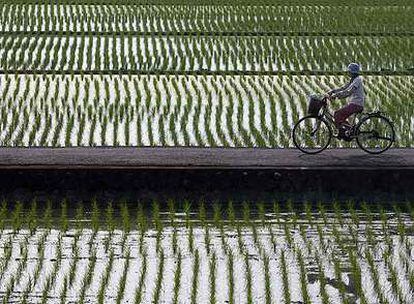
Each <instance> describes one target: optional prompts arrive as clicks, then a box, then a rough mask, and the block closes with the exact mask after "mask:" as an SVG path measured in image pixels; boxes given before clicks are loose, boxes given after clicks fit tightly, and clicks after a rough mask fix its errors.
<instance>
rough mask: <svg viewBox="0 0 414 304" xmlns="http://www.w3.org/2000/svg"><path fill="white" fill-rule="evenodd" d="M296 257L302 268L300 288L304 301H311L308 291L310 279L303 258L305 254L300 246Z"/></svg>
mask: <svg viewBox="0 0 414 304" xmlns="http://www.w3.org/2000/svg"><path fill="white" fill-rule="evenodd" d="M296 258H297V261H298V263H299V268H300V288H301V292H302V299H303V302H304V303H311V299H310V297H309V292H308V280H307V274H306V268H305V262H304V260H303V255H302V251H301V250H300V248H297V251H296Z"/></svg>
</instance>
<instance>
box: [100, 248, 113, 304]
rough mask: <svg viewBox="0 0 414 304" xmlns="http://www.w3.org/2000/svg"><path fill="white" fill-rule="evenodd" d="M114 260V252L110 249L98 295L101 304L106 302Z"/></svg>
mask: <svg viewBox="0 0 414 304" xmlns="http://www.w3.org/2000/svg"><path fill="white" fill-rule="evenodd" d="M113 262H114V252H113V251H112V250H110V252H109V259H108V263H107V265H106V267H105V270H104V273H103V275H102V278H101V284H100V286H99V290H98V295H97V299H98V303H100V304H102V303H105V291H106V286H107V285H108V281H109V276H110V275H111V271H112V267H113Z"/></svg>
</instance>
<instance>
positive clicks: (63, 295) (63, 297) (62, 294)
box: [60, 276, 69, 304]
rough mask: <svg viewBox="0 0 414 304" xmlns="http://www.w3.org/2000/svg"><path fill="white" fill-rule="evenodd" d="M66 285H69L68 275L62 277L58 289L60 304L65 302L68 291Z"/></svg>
mask: <svg viewBox="0 0 414 304" xmlns="http://www.w3.org/2000/svg"><path fill="white" fill-rule="evenodd" d="M68 287H69V279H68V276H65V278H64V279H63V286H62V289H61V291H60V303H61V304H64V303H66V294H67V292H68Z"/></svg>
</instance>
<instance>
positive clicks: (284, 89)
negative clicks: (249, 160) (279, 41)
mask: <svg viewBox="0 0 414 304" xmlns="http://www.w3.org/2000/svg"><path fill="white" fill-rule="evenodd" d="M4 78H5V81H6V84H5V86H2V88H1V90H0V95H2V96H3V97H4V100H5V101H6V102H5V103H3V105H2V107H0V116H1V117H2V123H1V124H0V142H2V144H3V145H16V146H32V145H42V146H44V145H46V146H72V145H92V146H93V145H108V144H110V145H197V146H206V145H207V146H220V145H224V146H263V147H274V146H291V145H292V143H291V141H290V137H291V136H290V133H291V126H292V125H293V124H294V122H295V121H296V120H297V119H298V118H299V117H301V116H304V115H305V114H306V100H305V99H306V98H305V97H306V95H308V94H310V93H314V92H315V91H316V92H318V93H320V92H322V89H324V88H323V86H325V85H326V87H327V88H326V89H328V88H332V87H334V86H335V85H336V84H335V82H336V81H338V80H341V81H344V80H343V79H342V78H340V77H316V76H315V77H313V76H309V77H308V76H306V77H305V76H303V77H302V76H282V77H268V76H257V77H256V76H254V77H253V76H245V77H233V76H231V77H208V76H197V77H193V76H191V77H190V76H188V77H187V76H186V77H184V76H183V77H176V76H168V77H164V76H162V77H161V76H154V77H152V76H150V77H148V76H134V77H132V76H131V77H129V76H123V77H118V76H116V77H115V76H111V77H100V76H94V77H85V78H82V77H80V76H76V77H75V78H74V79H73V80H71V78H70V77H55V76H46V77H45V80H44V81H43V80H41V79H42V78H43V77H42V76H32V77H27V76H18V77H17V78H16V79H14V78H11V77H10V76H4ZM411 78H412V77H392V78H389V79H387V80H385V78H384V77H366V80H368V82H369V84H368V85H367V95H368V101H367V111H370V110H371V109H372V110H374V109H375V108H379V107H380V108H381V110H383V111H384V112H386V113H387V114H388V115H389V116H390V118H391V119H392V120H394V121H395V122H396V125H395V128H396V132H397V136H398V137H401V136H403V138H402V141H401V143H402V145H403V146H404V145H407V144H408V145H409V143H410V142H411V140H412V135H411V133H412V132H407V130H412V127H413V125H412V123H413V122H412V119H411V116H412V114H413V113H412V109H411V108H409V107H408V106H407V101H408V99H409V98H410V96H411V95H410V94H409V92H407V90H406V87H407V86H408V87H409V86H410V85H411V82H412V81H413V79H411ZM304 81H305V82H309V83H313V84H314V87H312V88H310V87H308V86H303V82H304ZM41 84H44V85H45V86H46V87H48V86H51V88H50V89H46V90H45V91H44V92H43V91H42V93H39V91H41V90H40V89H39V88H37V87H38V86H40V85H41ZM50 84H52V85H50ZM200 84H201V86H200ZM322 84H323V86H322ZM379 84H381V86H379ZM385 84H386V86H385ZM60 86H64V89H63V90H60ZM73 86H74V90H73V91H72V90H71V88H73ZM82 86H85V87H82ZM152 86H153V87H154V89H153V90H151V87H152ZM404 86H405V89H404ZM141 87H143V88H144V90H143V92H142V91H141V89H140V88H141ZM377 87H379V89H378V88H377ZM36 88H37V89H36ZM62 91H63V92H62ZM111 91H113V92H114V94H111V93H110V92H111ZM193 91H195V92H196V95H195V97H193V93H192V92H193ZM81 92H82V93H81ZM241 92H243V94H242V93H241ZM387 92H390V93H389V94H388V93H387ZM386 93H387V94H386ZM36 94H37V96H35V95H36ZM39 94H40V95H39ZM407 94H408V95H407ZM245 95H246V96H247V98H246V97H244V96H245ZM275 96H276V97H275ZM286 96H287V97H286ZM302 97H303V98H302ZM391 99H392V102H390V100H391ZM16 100H17V101H18V102H14V101H16ZM165 100H169V102H168V103H166V102H165ZM182 100H185V102H182ZM257 100H259V101H260V102H257ZM338 106H339V105H338ZM275 108H276V109H277V108H280V111H279V110H277V112H276V111H275ZM268 111H270V112H272V111H274V114H272V115H270V116H267V115H266V113H267V112H268ZM10 113H11V114H10ZM254 113H256V114H254ZM401 113H403V114H401ZM257 114H258V115H257ZM212 115H214V116H215V117H212ZM257 116H258V117H259V119H257V118H256V117H257ZM224 117H226V118H225V119H224ZM32 119H35V120H36V121H37V123H36V124H31V123H30V121H31V120H32ZM191 121H192V122H193V124H191V125H192V127H191V128H190V127H189V126H188V123H189V122H191ZM236 121H237V123H236ZM213 122H214V123H215V126H213V127H214V129H215V130H213V127H211V126H210V125H211V124H212V123H213ZM82 126H83V127H82ZM85 126H86V127H85ZM110 130H112V132H109V131H110ZM46 131H47V132H46ZM341 145H343V143H338V147H339V146H341Z"/></svg>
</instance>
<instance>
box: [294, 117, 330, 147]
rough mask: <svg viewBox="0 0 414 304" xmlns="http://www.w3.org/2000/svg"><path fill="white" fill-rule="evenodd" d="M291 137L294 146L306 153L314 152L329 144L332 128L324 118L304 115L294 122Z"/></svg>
mask: <svg viewBox="0 0 414 304" xmlns="http://www.w3.org/2000/svg"><path fill="white" fill-rule="evenodd" d="M292 137H293V143H294V145H295V146H296V148H298V149H299V150H301V151H302V152H304V153H307V154H316V153H319V152H322V151H323V150H325V149H326V148H327V147H328V146H329V144H330V142H331V138H332V130H331V127H330V126H329V125H328V123H327V122H326V121H325V120H324V119H321V118H319V117H315V116H306V117H303V118H301V119H300V120H299V121H298V122H297V123H296V125H295V127H294V128H293V132H292Z"/></svg>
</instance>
